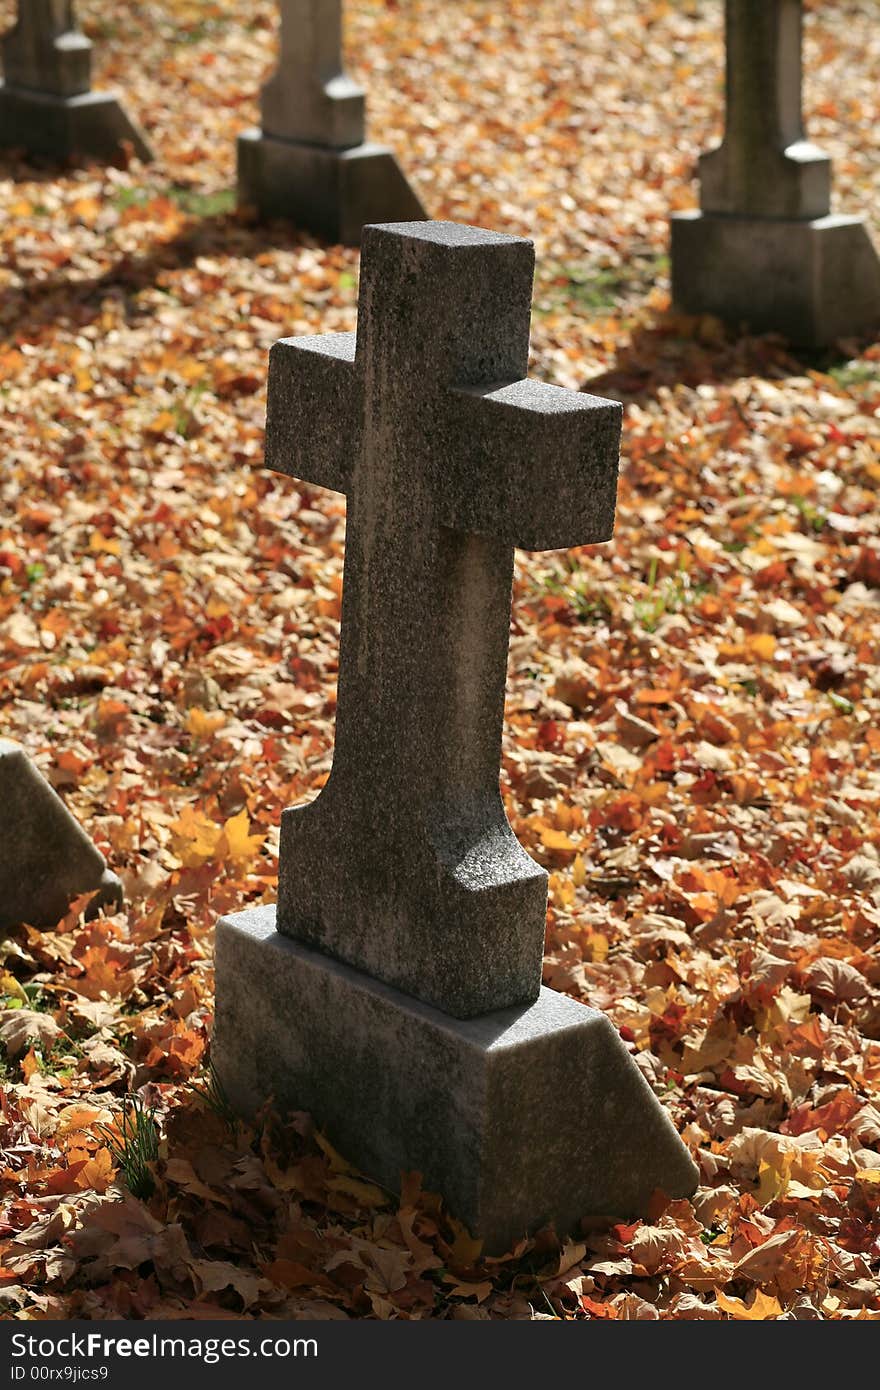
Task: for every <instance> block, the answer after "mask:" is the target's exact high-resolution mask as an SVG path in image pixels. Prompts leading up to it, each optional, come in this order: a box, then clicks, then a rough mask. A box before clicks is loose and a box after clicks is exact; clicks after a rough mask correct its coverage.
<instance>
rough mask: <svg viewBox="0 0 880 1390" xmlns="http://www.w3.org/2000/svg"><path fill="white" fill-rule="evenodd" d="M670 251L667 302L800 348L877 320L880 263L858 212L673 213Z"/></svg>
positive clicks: (870, 325) (863, 328) (860, 330)
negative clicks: (799, 215) (790, 216)
mask: <svg viewBox="0 0 880 1390" xmlns="http://www.w3.org/2000/svg"><path fill="white" fill-rule="evenodd" d="M671 250H672V302H673V304H674V306H675V308H676V309H679V310H681V311H683V312H684V313H688V314H714V315H716V316H717V317H718V318H720V319H723V320H724V321H725V322H726V323H730V324H732V325H733V326H735V327H737V328H738V327H740V326H741V325H746V326H747V327H748V328H749V329H751V330H752V331H753V332H756V333H762V332H778V333H782V334H784V335H785V337H786V338H788V340H789V341H790V342H791V343H794V344H796V345H797V346H798V347H805V348H823V347H828V346H830V345H831V344H832V343H834V342H835V341H836V340H837V339H839V338H847V337H853V336H857V335H859V334H861V333H864V332H866V331H869V330H870V329H872V328H874V327H876V326H877V325H878V324H880V260H878V257H877V253H876V251H875V250H874V247H873V245H872V243H871V239H870V237H869V235H868V232H867V230H866V227H865V224H864V222H863V221H862V219H861V218H858V217H836V216H829V217H820V218H816V219H814V220H813V221H805V220H797V221H796V220H786V219H781V218H780V219H775V218H754V217H734V216H727V215H722V214H713V213H700V212H683V213H677V214H675V215H674V216H673V218H672V248H671Z"/></svg>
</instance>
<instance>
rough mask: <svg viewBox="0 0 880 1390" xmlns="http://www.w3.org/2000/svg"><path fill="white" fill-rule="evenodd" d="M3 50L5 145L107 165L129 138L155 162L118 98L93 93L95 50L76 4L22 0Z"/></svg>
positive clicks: (0, 89) (0, 102)
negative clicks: (78, 21)
mask: <svg viewBox="0 0 880 1390" xmlns="http://www.w3.org/2000/svg"><path fill="white" fill-rule="evenodd" d="M2 50H3V72H4V81H3V83H2V85H0V145H2V146H4V147H6V148H7V149H8V148H19V147H20V148H22V149H24V150H26V151H27V152H28V153H29V154H37V155H44V156H47V157H48V158H50V159H56V160H67V159H72V158H74V157H75V156H84V157H92V158H96V159H107V160H110V159H114V158H115V157H116V156H117V154H118V153H119V150H120V148H121V146H122V144H123V142H124V141H128V142H130V143H131V145H132V146H133V147H134V150H135V152H136V154H138V155H139V156H140V158H141V159H145V160H146V159H152V151H151V149H150V146H149V144H148V143H147V141H146V139H145V138H144V136H143V135H142V133H141V132H140V131H139V130H138V128H137V127H136V126H135V125H134V124H133V122H132V121H131V120H130V119H129V117H128V116H127V115H126V113H125V111H124V110H123V108H122V106H121V105H120V102H119V99H118V98H117V97H116V96H115V95H114V94H113V93H112V92H93V91H92V90H91V67H92V45H91V41H90V40H89V39H87V38H86V36H85V34H83V33H81V32H80V30H79V29H77V27H76V18H75V15H74V7H73V0H19V5H18V21H17V23H16V24H15V26H14V27H13V28H12V29H10V30H9V32H8V33H7V34H5V35H4V37H3V39H2Z"/></svg>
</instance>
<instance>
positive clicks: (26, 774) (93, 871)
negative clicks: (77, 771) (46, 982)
mask: <svg viewBox="0 0 880 1390" xmlns="http://www.w3.org/2000/svg"><path fill="white" fill-rule="evenodd" d="M0 841H2V844H3V853H2V855H0V931H6V930H8V929H9V928H10V927H17V926H19V925H20V924H21V923H22V922H27V923H28V925H29V926H32V927H54V926H55V925H56V924H57V923H58V922H59V921H60V920H61V918H62V917H63V916H64V914H65V912H66V911H67V908H68V905H69V903H70V900H71V898H75V897H77V896H78V895H79V894H81V893H94V894H95V897H94V899H93V901H92V904H91V906H92V908H93V909H94V910H97V908H98V907H99V906H106V905H113V906H118V905H120V904H121V901H122V885H121V883H120V882H119V879H118V878H117V877H116V875H115V874H113V873H111V872H110V870H109V869H108V868H107V864H106V862H105V860H104V857H103V855H102V854H100V853H99V851H98V850H97V849H96V848H95V846H94V845H93V844H92V842H91V840H90V839H89V837H88V835H87V834H86V833H85V831H84V830H83V829H82V827H81V826H80V825H78V824H77V822H76V821H75V820H74V818H73V816H72V815H71V814H70V812H69V811H68V809H67V807H66V806H65V804H64V802H63V801H62V800H61V797H60V796H59V795H58V793H57V792H56V791H54V790H53V788H52V787H51V786H50V785H49V783H48V782H47V781H46V779H45V777H43V775H42V773H41V772H40V771H39V769H38V768H37V767H36V766H35V765H34V763H32V762H31V760H30V758H29V757H28V756H27V754H26V753H25V751H24V749H23V748H22V747H20V745H19V744H17V743H14V742H13V741H12V740H11V739H7V738H0Z"/></svg>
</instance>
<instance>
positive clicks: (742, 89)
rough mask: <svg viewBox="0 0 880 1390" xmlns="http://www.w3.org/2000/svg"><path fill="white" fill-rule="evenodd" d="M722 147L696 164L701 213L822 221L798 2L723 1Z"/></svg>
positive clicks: (824, 205)
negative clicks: (805, 105)
mask: <svg viewBox="0 0 880 1390" xmlns="http://www.w3.org/2000/svg"><path fill="white" fill-rule="evenodd" d="M725 25H726V35H727V80H726V88H727V116H726V124H725V134H724V141H723V143H722V144H721V145H720V147H719V148H718V149H717V150H712V151H710V152H709V153H708V154H705V155H703V156H702V157H701V159H700V186H701V188H700V205H701V207H702V209H703V211H704V212H716V213H733V214H738V215H744V216H754V217H795V218H805V219H807V218H814V217H824V216H825V215H826V214H827V213H828V212H829V210H830V206H831V163H830V160H829V158H828V156H827V155H826V154H824V153H823V152H822V151H821V150H820V149H818V148H817V147H816V146H815V145H813V144H810V142H809V141H808V140H807V139H806V136H805V134H804V124H803V114H802V108H801V73H802V61H803V60H802V31H803V6H802V0H727V6H726V11H725Z"/></svg>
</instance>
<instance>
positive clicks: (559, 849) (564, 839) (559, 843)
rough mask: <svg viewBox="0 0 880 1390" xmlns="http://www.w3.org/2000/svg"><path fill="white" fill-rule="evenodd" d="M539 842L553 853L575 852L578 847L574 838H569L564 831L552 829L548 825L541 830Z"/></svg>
mask: <svg viewBox="0 0 880 1390" xmlns="http://www.w3.org/2000/svg"><path fill="white" fill-rule="evenodd" d="M541 844H542V845H543V846H544V848H545V849H552V850H553V852H554V853H555V854H577V848H578V847H577V845H576V844H575V843H574V840H570V839H569V837H568V836H567V835H566V834H565V833H564V831H562V830H553V829H551V827H550V826H549V825H548V826H546V827H544V828H543V829H542V830H541Z"/></svg>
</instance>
